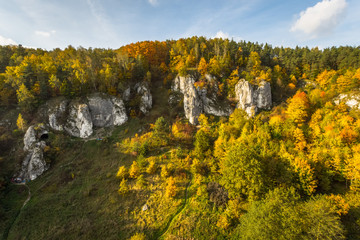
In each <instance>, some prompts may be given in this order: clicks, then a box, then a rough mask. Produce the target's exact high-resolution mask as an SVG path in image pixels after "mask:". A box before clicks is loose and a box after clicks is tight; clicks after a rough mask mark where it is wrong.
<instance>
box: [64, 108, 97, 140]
mask: <svg viewBox="0 0 360 240" xmlns="http://www.w3.org/2000/svg"><path fill="white" fill-rule="evenodd" d="M64 129H65V131H66V132H67V133H68V134H70V135H71V136H74V137H81V138H87V137H89V136H90V135H91V134H92V133H93V123H92V119H91V115H90V111H89V107H88V105H87V104H85V103H78V102H72V103H70V105H69V115H68V119H67V121H66V124H65V126H64Z"/></svg>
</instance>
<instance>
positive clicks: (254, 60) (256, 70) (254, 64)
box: [246, 52, 261, 77]
mask: <svg viewBox="0 0 360 240" xmlns="http://www.w3.org/2000/svg"><path fill="white" fill-rule="evenodd" d="M260 67H261V61H260V56H259V54H258V53H257V52H251V53H250V56H249V60H248V63H247V66H246V68H247V70H248V71H249V72H250V75H251V76H253V77H259V76H260V70H261V69H260Z"/></svg>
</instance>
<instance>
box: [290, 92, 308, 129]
mask: <svg viewBox="0 0 360 240" xmlns="http://www.w3.org/2000/svg"><path fill="white" fill-rule="evenodd" d="M309 107H310V106H309V99H308V98H307V95H306V93H305V92H298V93H296V94H295V95H294V96H293V97H292V98H291V99H290V100H289V105H288V107H287V110H286V114H287V116H288V118H289V119H290V120H291V121H293V122H294V123H296V124H298V125H300V126H301V125H302V123H304V122H305V121H306V118H307V117H308V110H309Z"/></svg>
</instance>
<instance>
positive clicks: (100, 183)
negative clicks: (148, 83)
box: [1, 86, 182, 239]
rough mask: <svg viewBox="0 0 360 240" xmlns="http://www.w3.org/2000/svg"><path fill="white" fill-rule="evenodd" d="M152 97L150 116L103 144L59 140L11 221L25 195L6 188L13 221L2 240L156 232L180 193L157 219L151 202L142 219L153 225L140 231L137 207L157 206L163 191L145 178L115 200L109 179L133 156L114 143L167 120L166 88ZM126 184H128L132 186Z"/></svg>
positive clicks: (121, 129)
mask: <svg viewBox="0 0 360 240" xmlns="http://www.w3.org/2000/svg"><path fill="white" fill-rule="evenodd" d="M153 96H154V97H156V98H155V99H154V108H153V110H152V111H151V113H150V115H148V116H146V117H143V118H140V119H131V120H130V121H129V122H128V123H126V124H124V125H123V126H120V127H118V128H116V129H115V130H114V132H113V133H112V135H111V137H109V138H106V139H105V140H104V141H96V140H92V141H87V142H85V141H82V140H80V139H74V138H70V137H66V136H64V137H63V138H64V139H63V142H64V144H63V147H62V149H61V152H60V154H59V155H58V156H57V158H56V159H55V161H53V163H52V166H51V169H49V170H48V171H47V172H46V173H44V174H43V175H42V176H41V177H39V178H38V179H37V180H35V181H33V182H31V183H29V184H28V186H29V187H30V189H31V192H32V198H31V200H30V201H29V203H28V204H27V205H26V206H25V207H24V208H23V210H22V211H21V212H20V214H19V215H18V216H17V218H15V214H17V213H18V210H19V209H20V208H21V205H22V202H23V201H24V200H25V199H26V193H17V192H18V191H19V190H18V189H17V188H19V187H18V186H13V187H11V188H10V193H9V194H7V195H6V196H5V198H4V202H5V203H6V204H9V208H10V209H13V210H14V213H13V214H11V216H10V218H11V219H13V220H14V219H16V221H15V222H14V223H13V225H12V227H11V229H10V231H9V235H8V239H21V238H26V239H63V238H65V237H66V239H79V238H82V239H104V238H106V239H119V238H120V239H126V238H128V237H130V236H131V235H132V234H133V233H135V232H137V231H143V230H144V231H147V232H149V234H150V235H152V232H154V233H155V232H157V231H158V230H160V228H161V226H162V225H165V224H166V221H167V220H168V219H169V217H170V215H171V214H172V213H173V212H175V211H176V209H177V207H178V206H179V205H180V204H181V201H182V198H181V195H182V194H179V199H177V200H176V201H173V202H166V201H162V207H163V208H164V210H165V211H167V212H163V213H161V212H160V214H162V215H163V216H160V215H159V214H156V211H155V210H156V206H155V204H153V206H152V207H153V208H155V209H152V210H151V211H148V213H146V214H147V215H149V216H145V217H143V221H146V219H149V220H150V221H154V222H153V223H147V224H145V225H146V226H145V227H144V226H142V225H144V224H141V219H142V217H141V216H140V215H141V211H140V209H141V207H142V206H143V205H144V204H145V203H146V202H148V204H150V205H151V202H152V201H153V202H159V201H158V199H159V198H161V197H162V192H163V189H162V188H161V187H158V189H156V187H155V186H156V185H157V184H156V181H158V182H159V179H158V178H156V176H155V177H153V178H154V180H152V179H151V177H149V176H147V179H148V180H149V182H154V184H149V187H148V188H147V189H145V190H135V189H133V190H131V191H130V193H129V194H127V195H125V196H121V195H119V194H118V193H117V189H118V184H119V181H118V180H117V179H116V178H115V174H116V172H117V169H118V167H119V166H121V165H125V166H127V167H129V166H130V165H131V163H132V161H133V160H135V157H133V156H130V155H124V154H121V153H119V152H118V151H117V149H116V148H115V147H114V143H115V142H118V141H121V139H124V138H126V137H130V136H133V135H134V134H135V133H137V132H139V131H140V130H141V129H143V127H144V126H146V125H148V124H149V123H153V122H154V121H155V120H156V119H157V118H158V117H159V116H166V117H169V114H170V113H169V111H168V108H167V104H166V102H167V93H166V90H164V89H162V88H159V87H158V86H155V87H154V88H153ZM125 130H126V131H125ZM129 183H130V185H134V182H131V181H130V182H129ZM22 192H24V191H22ZM150 193H152V196H150ZM152 199H153V200H152ZM151 215H152V216H151ZM139 222H140V224H139ZM2 223H4V222H2ZM9 224H10V221H8V222H5V223H4V226H2V227H1V228H2V229H4V228H6V227H9ZM5 225H6V226H5ZM136 226H140V227H141V229H139V228H137V227H136ZM152 228H154V229H152Z"/></svg>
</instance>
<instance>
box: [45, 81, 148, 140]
mask: <svg viewBox="0 0 360 240" xmlns="http://www.w3.org/2000/svg"><path fill="white" fill-rule="evenodd" d="M135 91H136V93H137V94H138V95H140V96H141V97H140V103H139V105H140V106H139V108H140V111H141V112H143V113H144V114H146V113H148V112H149V110H150V109H151V107H152V96H151V93H150V88H149V86H148V84H146V83H139V84H137V85H135ZM130 93H131V89H130V88H128V89H127V90H126V91H125V92H124V94H123V99H124V100H125V101H128V100H129V99H130ZM123 99H122V98H119V97H114V96H108V95H106V94H102V93H94V94H91V95H89V96H88V97H87V98H86V99H77V100H73V101H69V100H67V99H62V100H57V101H56V102H50V103H48V106H47V107H46V109H47V110H46V112H47V114H46V115H47V117H48V123H49V126H50V128H52V129H53V130H56V131H65V132H67V133H68V134H69V135H71V136H74V137H80V138H87V137H89V136H90V135H91V134H92V133H93V127H110V126H119V125H122V124H124V123H125V122H126V121H127V120H128V116H127V113H126V108H125V104H124V100H123Z"/></svg>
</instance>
